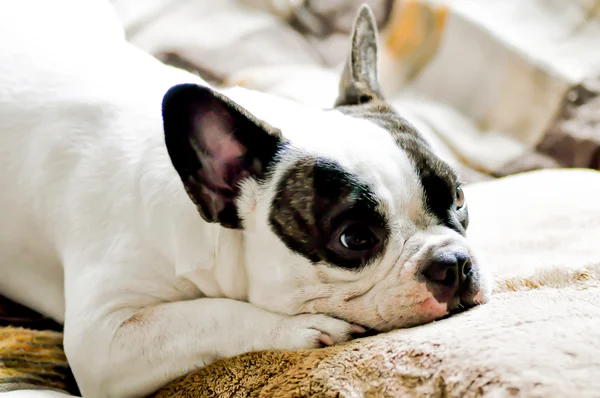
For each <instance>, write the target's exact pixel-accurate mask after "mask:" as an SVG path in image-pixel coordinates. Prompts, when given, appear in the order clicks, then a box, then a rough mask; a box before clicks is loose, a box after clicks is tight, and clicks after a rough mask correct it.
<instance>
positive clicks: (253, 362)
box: [157, 265, 600, 398]
mask: <svg viewBox="0 0 600 398" xmlns="http://www.w3.org/2000/svg"><path fill="white" fill-rule="evenodd" d="M599 277H600V267H599V266H597V265H596V266H590V267H588V268H582V269H579V270H575V271H566V270H564V269H560V270H547V271H543V272H539V273H537V274H536V275H534V276H531V277H529V278H525V279H515V280H507V281H504V282H503V283H501V284H500V285H501V287H500V291H499V293H497V294H496V296H495V297H494V299H493V301H492V302H491V303H489V304H488V305H486V306H483V307H481V308H477V309H476V310H473V311H469V312H467V313H464V314H461V315H458V316H454V317H452V318H450V319H446V320H443V321H439V322H435V323H432V324H429V325H425V326H422V327H418V328H414V329H408V330H401V331H397V332H394V333H389V334H386V335H382V336H376V337H372V338H366V339H361V340H359V341H355V342H351V343H349V344H346V345H343V346H337V347H335V346H334V347H330V348H326V349H321V350H313V351H303V352H297V353H293V352H265V353H251V354H247V355H243V356H240V357H237V358H234V359H231V360H227V361H221V362H219V363H217V364H214V365H212V366H209V367H207V368H204V369H202V370H200V371H199V372H196V373H193V374H191V375H189V376H187V377H185V378H183V379H181V380H179V381H177V382H175V383H173V384H171V385H170V386H168V387H167V388H165V389H163V390H162V391H161V392H160V393H159V394H157V397H161V398H162V397H164V398H166V397H193V396H202V397H233V396H265V397H267V396H277V397H312V396H318V397H338V396H344V397H364V396H367V397H370V396H372V397H375V396H389V397H401V396H428V397H449V396H450V397H474V396H484V395H485V396H527V397H534V396H537V397H567V396H577V397H593V396H596V397H597V396H598V392H599V391H600V378H598V377H597V375H598V374H599V373H600V357H599V356H598V352H600V328H599V327H598V325H599V322H600V306H599V305H598V303H600V280H599Z"/></svg>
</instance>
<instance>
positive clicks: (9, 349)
mask: <svg viewBox="0 0 600 398" xmlns="http://www.w3.org/2000/svg"><path fill="white" fill-rule="evenodd" d="M22 389H28V390H34V389H53V390H57V391H71V392H76V391H77V390H76V388H75V384H74V380H73V378H72V375H71V373H70V371H69V366H68V364H67V359H66V358H65V354H64V351H63V347H62V333H60V332H54V331H49V330H46V331H41V330H28V329H23V328H13V327H4V328H0V392H3V391H12V390H22Z"/></svg>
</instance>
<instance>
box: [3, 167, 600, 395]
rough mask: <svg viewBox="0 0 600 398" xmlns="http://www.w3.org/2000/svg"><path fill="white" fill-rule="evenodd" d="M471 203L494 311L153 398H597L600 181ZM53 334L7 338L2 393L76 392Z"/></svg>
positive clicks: (286, 358)
mask: <svg viewBox="0 0 600 398" xmlns="http://www.w3.org/2000/svg"><path fill="white" fill-rule="evenodd" d="M466 194H467V197H468V200H469V206H470V213H471V215H472V225H471V227H470V236H471V239H472V240H473V241H474V242H475V243H476V244H477V245H478V246H479V247H480V249H481V254H483V255H484V256H485V258H486V259H487V261H488V262H489V264H490V265H491V266H494V267H495V274H496V276H497V283H496V292H495V294H494V296H493V299H492V300H491V302H490V303H489V304H487V305H484V306H481V307H478V308H475V309H473V310H470V311H467V312H465V313H462V314H459V315H456V316H453V317H450V318H448V319H444V320H440V321H438V322H434V323H431V324H428V325H423V326H420V327H416V328H411V329H404V330H398V331H395V332H392V333H388V334H383V335H378V336H373V337H369V338H364V339H360V340H356V341H353V342H350V343H348V344H345V345H340V346H334V347H329V348H325V349H318V350H307V351H298V352H273V351H268V352H255V353H249V354H245V355H241V356H239V357H235V358H229V359H224V360H222V361H220V362H217V363H215V364H213V365H211V366H208V367H206V368H204V369H200V370H198V371H196V372H194V373H191V374H190V375H188V376H186V377H183V378H181V379H179V380H176V381H174V382H173V383H171V384H170V385H168V386H166V387H165V388H163V389H162V390H161V391H159V392H158V393H157V394H156V397H160V398H163V397H176V398H183V397H238V396H251V397H271V396H277V397H314V396H316V397H338V396H343V397H388V396H389V397H397V396H428V397H479V396H488V397H504V396H526V397H565V396H577V397H598V396H599V391H600V378H599V377H598V375H599V374H600V355H598V353H600V327H599V325H600V246H599V245H598V240H599V239H600V204H599V203H600V202H598V198H599V197H600V173H599V172H594V171H585V170H560V171H559V170H553V171H539V172H532V173H527V174H522V175H517V176H512V177H507V178H504V179H500V180H495V181H490V182H485V183H479V184H475V185H472V186H470V187H468V189H467V190H466ZM46 333H47V332H31V331H27V330H23V329H0V391H2V390H1V388H3V387H2V386H4V389H5V390H6V389H7V388H8V387H10V386H13V387H14V386H15V383H14V382H15V381H17V382H22V383H24V384H25V385H32V384H36V385H39V384H43V385H46V386H47V387H53V388H58V389H63V390H69V387H68V383H66V382H65V380H67V379H66V377H67V376H64V375H65V374H66V368H64V357H63V356H62V352H61V346H60V337H59V336H60V335H58V334H46ZM2 336H4V337H2ZM45 336H50V338H48V337H45ZM40 343H42V344H40ZM15 358H16V359H17V360H16V361H15ZM50 358H54V360H50V361H49V360H48V359H50ZM53 361H54V362H53ZM91 362H93V361H91ZM15 367H16V368H15ZM55 371H57V372H58V373H59V374H61V375H62V376H58V377H57V376H56V374H55V373H54V372H55ZM14 377H17V379H14ZM11 378H12V379H11ZM11 380H12V384H11ZM32 380H33V382H32ZM40 380H41V382H40ZM9 384H10V385H9ZM0 395H1V393H0Z"/></svg>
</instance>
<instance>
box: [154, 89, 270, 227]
mask: <svg viewBox="0 0 600 398" xmlns="http://www.w3.org/2000/svg"><path fill="white" fill-rule="evenodd" d="M162 114H163V126H164V132H165V142H166V145H167V150H168V152H169V156H170V157H171V162H172V163H173V166H174V167H175V170H177V172H178V173H179V176H180V177H181V180H182V181H183V184H184V186H185V189H186V191H187V192H188V195H189V196H190V198H191V199H192V201H193V202H194V203H195V204H196V206H197V207H198V210H199V212H200V214H201V215H202V218H204V220H206V221H207V222H218V223H220V224H221V225H223V226H224V227H227V228H240V227H241V222H240V218H239V215H238V211H237V208H236V206H235V200H236V198H237V196H238V194H239V189H240V186H239V184H240V182H241V181H242V180H243V179H245V178H248V177H254V178H260V177H261V176H263V175H264V173H265V171H266V170H267V168H268V166H269V164H270V163H271V161H272V160H273V158H274V157H275V156H276V154H277V151H278V149H279V147H280V144H281V135H280V134H279V131H277V130H275V129H274V128H273V127H271V126H269V125H267V124H266V123H263V122H261V121H259V120H258V119H256V118H255V117H254V116H253V115H251V114H250V113H248V112H247V111H246V110H245V109H242V108H241V107H240V106H239V105H237V104H236V103H234V102H233V101H231V100H230V99H229V98H227V97H226V96H224V95H222V94H220V93H217V92H216V91H214V90H212V89H210V88H208V87H202V86H198V85H195V84H182V85H178V86H174V87H172V88H171V89H169V91H168V92H167V93H166V94H165V96H164V98H163V107H162Z"/></svg>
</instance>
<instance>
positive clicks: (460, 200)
mask: <svg viewBox="0 0 600 398" xmlns="http://www.w3.org/2000/svg"><path fill="white" fill-rule="evenodd" d="M464 206H465V193H464V192H463V190H462V188H461V187H456V210H460V209H462V208H463V207H464Z"/></svg>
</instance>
